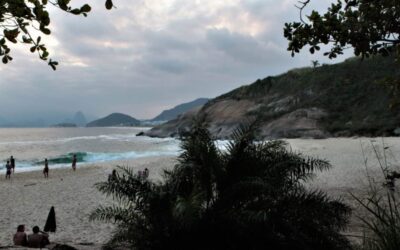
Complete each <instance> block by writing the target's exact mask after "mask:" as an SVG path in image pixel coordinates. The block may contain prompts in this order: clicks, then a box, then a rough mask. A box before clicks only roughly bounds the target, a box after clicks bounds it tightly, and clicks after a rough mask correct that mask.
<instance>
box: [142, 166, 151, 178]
mask: <svg viewBox="0 0 400 250" xmlns="http://www.w3.org/2000/svg"><path fill="white" fill-rule="evenodd" d="M149 172H150V171H149V169H148V168H145V169H144V171H143V178H144V179H146V178H148V177H149Z"/></svg>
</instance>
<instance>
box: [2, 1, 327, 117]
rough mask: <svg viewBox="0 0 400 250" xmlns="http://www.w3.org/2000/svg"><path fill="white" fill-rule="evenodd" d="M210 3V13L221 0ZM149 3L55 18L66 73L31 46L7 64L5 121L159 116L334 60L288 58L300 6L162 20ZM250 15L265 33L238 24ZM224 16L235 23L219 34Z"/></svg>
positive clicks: (191, 6)
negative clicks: (288, 26)
mask: <svg viewBox="0 0 400 250" xmlns="http://www.w3.org/2000/svg"><path fill="white" fill-rule="evenodd" d="M207 1H210V2H202V3H204V4H205V5H204V6H208V5H207V4H206V3H210V4H211V6H213V3H214V1H216V0H207ZM81 2H85V1H83V0H82V1H81ZM145 2H146V1H134V2H132V1H128V0H125V1H124V0H120V1H119V3H118V9H115V10H112V11H111V12H109V11H105V10H104V7H103V4H99V5H97V3H93V4H92V5H93V12H92V13H91V14H90V15H89V17H88V18H82V17H75V16H69V15H58V14H56V13H59V12H54V13H55V15H54V16H53V31H54V32H53V35H54V37H55V38H56V39H57V40H58V41H59V45H57V46H55V47H53V49H54V51H50V52H53V54H54V56H55V57H56V58H55V59H57V60H59V61H60V63H61V64H60V67H59V69H58V70H57V71H56V72H52V71H51V69H50V68H49V67H48V66H46V65H45V64H44V63H41V61H40V60H38V59H36V58H35V57H34V56H33V55H32V54H31V53H29V52H28V49H29V48H26V50H25V51H24V52H23V53H20V52H18V51H15V54H14V57H15V60H14V61H13V62H12V63H11V64H9V65H7V66H4V65H2V66H0V67H1V70H2V71H0V73H1V74H2V78H1V79H0V116H2V117H4V116H6V117H5V118H7V117H8V116H10V117H12V116H19V117H24V116H28V115H29V116H32V117H44V116H46V115H50V114H51V116H53V117H56V116H57V114H61V116H63V115H64V114H71V113H74V112H76V111H78V110H82V111H83V112H84V113H91V114H93V115H95V116H98V117H99V116H103V115H107V114H108V113H110V112H115V111H118V112H124V113H127V114H130V115H133V116H135V117H138V118H151V117H154V116H155V115H156V114H157V113H158V112H160V111H161V109H164V108H167V107H172V106H174V105H176V104H179V103H181V102H186V101H190V100H192V99H195V98H197V97H215V96H217V95H220V94H222V93H224V92H227V91H230V90H232V89H233V88H236V87H238V86H240V85H243V84H248V83H251V82H253V81H254V80H255V79H257V78H263V77H266V76H268V75H275V74H279V73H282V72H285V71H287V70H288V69H290V68H294V67H300V66H308V65H309V64H310V61H311V60H312V59H318V60H320V61H323V62H325V61H324V59H322V57H321V56H311V55H309V54H308V53H307V52H306V51H305V52H304V53H302V54H301V56H296V57H295V58H291V57H290V54H289V53H288V52H287V51H286V46H287V45H286V41H285V39H284V38H283V35H282V28H283V23H284V22H285V21H292V20H296V19H297V18H298V13H297V10H296V9H295V8H294V7H293V6H294V4H295V3H296V2H297V1H296V0H293V1H289V0H285V1H272V0H268V1H266V0H243V1H238V3H239V4H236V5H229V6H228V3H227V7H220V9H218V10H216V9H209V10H207V9H204V8H205V7H204V6H203V5H201V6H200V7H201V8H200V7H199V5H196V3H195V1H188V0H187V1H185V0H175V1H171V3H173V4H172V5H171V6H170V7H169V9H168V11H165V13H164V14H163V15H165V16H163V15H161V16H156V15H155V14H154V13H153V12H152V11H149V9H148V7H149V6H147V7H146V6H145V5H144V3H145ZM291 3H292V4H291ZM317 5H318V8H322V7H320V6H319V5H324V6H325V5H326V3H325V4H320V3H317ZM240 15H244V16H245V17H248V20H249V22H252V21H254V22H258V23H260V24H263V25H261V26H260V29H262V30H259V31H258V32H257V34H253V35H250V34H249V33H248V32H246V31H247V29H248V27H247V26H245V24H241V23H238V22H236V21H237V20H236V19H235V17H236V16H240ZM163 18H165V20H164V19H163ZM221 18H225V19H226V20H228V21H231V22H234V24H235V25H231V26H232V27H233V28H232V27H215V25H216V24H218V22H219V21H220V20H221ZM153 24H154V27H153V26H152V25H153ZM228 24H229V22H228ZM264 24H265V25H264ZM156 26H157V27H156ZM77 62H82V63H84V64H87V66H88V67H82V66H84V65H79V64H74V63H77ZM3 114H4V115H3Z"/></svg>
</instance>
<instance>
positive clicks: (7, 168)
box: [6, 161, 11, 179]
mask: <svg viewBox="0 0 400 250" xmlns="http://www.w3.org/2000/svg"><path fill="white" fill-rule="evenodd" d="M6 179H11V164H10V161H7V164H6Z"/></svg>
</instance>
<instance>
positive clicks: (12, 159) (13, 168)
mask: <svg viewBox="0 0 400 250" xmlns="http://www.w3.org/2000/svg"><path fill="white" fill-rule="evenodd" d="M10 164H11V168H12V170H13V173H15V158H14V157H13V156H11V157H10Z"/></svg>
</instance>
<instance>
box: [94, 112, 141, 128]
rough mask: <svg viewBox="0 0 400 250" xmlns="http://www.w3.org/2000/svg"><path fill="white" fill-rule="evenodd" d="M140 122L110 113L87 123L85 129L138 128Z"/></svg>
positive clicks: (127, 116) (126, 116)
mask: <svg viewBox="0 0 400 250" xmlns="http://www.w3.org/2000/svg"><path fill="white" fill-rule="evenodd" d="M138 125H140V121H139V120H137V119H135V118H133V117H131V116H129V115H125V114H121V113H112V114H111V115H108V116H106V117H104V118H101V119H98V120H95V121H92V122H89V123H88V124H87V125H86V127H114V126H138Z"/></svg>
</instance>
